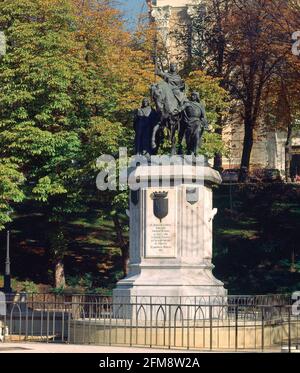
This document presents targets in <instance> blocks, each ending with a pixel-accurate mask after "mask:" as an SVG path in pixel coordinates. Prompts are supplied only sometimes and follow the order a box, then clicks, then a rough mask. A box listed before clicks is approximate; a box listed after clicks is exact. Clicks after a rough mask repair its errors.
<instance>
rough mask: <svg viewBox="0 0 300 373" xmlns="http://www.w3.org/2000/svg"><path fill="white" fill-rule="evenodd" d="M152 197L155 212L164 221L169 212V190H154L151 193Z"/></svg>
mask: <svg viewBox="0 0 300 373" xmlns="http://www.w3.org/2000/svg"><path fill="white" fill-rule="evenodd" d="M151 199H152V200H153V214H154V216H155V217H157V218H158V219H159V220H160V222H162V220H163V219H164V218H165V217H166V216H168V213H169V199H168V192H154V193H152V194H151Z"/></svg>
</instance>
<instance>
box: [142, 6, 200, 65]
mask: <svg viewBox="0 0 300 373" xmlns="http://www.w3.org/2000/svg"><path fill="white" fill-rule="evenodd" d="M146 1H147V4H148V8H149V13H150V16H151V18H152V20H153V21H154V22H155V23H156V25H157V29H158V32H159V33H160V35H161V37H162V40H163V43H164V45H165V47H166V49H167V52H168V57H169V59H170V60H175V61H177V62H179V63H180V62H181V61H183V60H184V59H186V57H187V56H188V55H189V54H190V53H191V43H192V35H189V34H191V29H192V22H193V18H194V16H195V15H196V12H197V9H198V7H199V5H200V4H201V0H146ZM186 36H188V37H186Z"/></svg>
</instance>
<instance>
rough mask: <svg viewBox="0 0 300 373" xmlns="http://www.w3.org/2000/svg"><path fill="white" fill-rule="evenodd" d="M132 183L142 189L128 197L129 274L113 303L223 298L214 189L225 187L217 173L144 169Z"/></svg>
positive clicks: (132, 177) (198, 169)
mask: <svg viewBox="0 0 300 373" xmlns="http://www.w3.org/2000/svg"><path fill="white" fill-rule="evenodd" d="M183 178H184V180H183ZM133 180H139V181H140V183H141V184H142V187H141V189H140V190H138V191H131V197H130V273H129V275H128V277H127V278H125V279H123V280H121V281H119V282H118V284H117V287H116V289H115V290H114V292H113V297H114V303H115V304H116V303H117V304H120V305H121V304H127V305H129V303H131V302H133V303H147V304H150V303H151V304H162V303H171V304H182V299H183V298H184V299H185V301H184V303H185V302H186V300H187V299H189V301H188V303H189V304H195V300H196V299H198V301H199V299H200V298H201V299H205V298H206V300H205V301H207V299H208V297H211V298H215V297H217V298H221V297H225V296H226V295H227V291H226V290H225V289H224V284H223V283H222V282H220V281H218V280H217V279H216V278H215V277H214V276H213V274H212V270H213V268H214V266H213V264H212V246H213V245H212V242H213V241H212V236H213V235H212V231H213V219H214V216H215V215H216V212H217V210H216V209H214V208H213V202H212V199H213V198H212V197H213V195H212V187H213V185H216V184H220V183H221V177H220V175H219V173H218V172H216V171H215V170H213V169H212V168H210V167H196V166H192V165H191V166H188V165H187V166H173V167H172V166H141V167H138V168H136V169H135V170H132V171H131V173H130V177H129V183H132V182H133ZM168 180H170V183H168ZM182 297H183V298H182ZM196 301H197V300H196ZM179 302H180V303H179Z"/></svg>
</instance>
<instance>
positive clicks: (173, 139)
mask: <svg viewBox="0 0 300 373" xmlns="http://www.w3.org/2000/svg"><path fill="white" fill-rule="evenodd" d="M177 128H178V122H176V121H174V122H173V121H172V122H171V128H170V130H171V144H172V151H171V154H172V155H176V153H177V149H176V132H177Z"/></svg>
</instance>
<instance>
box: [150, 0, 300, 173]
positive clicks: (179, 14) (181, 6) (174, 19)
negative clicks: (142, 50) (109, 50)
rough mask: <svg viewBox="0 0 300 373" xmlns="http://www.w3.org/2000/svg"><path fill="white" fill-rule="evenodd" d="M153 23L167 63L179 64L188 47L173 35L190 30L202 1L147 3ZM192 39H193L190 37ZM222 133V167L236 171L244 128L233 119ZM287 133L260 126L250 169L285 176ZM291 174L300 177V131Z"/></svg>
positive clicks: (153, 0) (240, 122) (295, 137)
mask: <svg viewBox="0 0 300 373" xmlns="http://www.w3.org/2000/svg"><path fill="white" fill-rule="evenodd" d="M147 4H148V7H149V12H150V14H151V18H152V20H153V21H154V22H155V23H156V25H157V29H158V31H159V33H160V35H161V38H162V40H163V42H164V44H165V46H166V50H167V51H168V54H169V60H173V61H174V60H175V61H177V62H178V63H179V64H180V62H181V59H182V57H183V56H186V55H188V53H189V48H190V45H189V43H188V42H187V41H186V45H179V44H178V38H175V37H173V36H172V35H174V33H175V34H176V32H180V30H182V29H188V28H190V27H191V25H192V22H193V17H194V15H195V14H196V12H198V11H199V4H200V5H201V0H147ZM191 40H192V37H191ZM233 122H234V123H229V124H228V125H226V126H225V128H224V131H223V140H224V142H225V143H226V144H227V145H228V148H229V149H230V151H229V156H228V158H223V167H224V168H239V167H240V162H241V156H242V150H243V141H244V129H243V123H242V119H241V118H240V119H235V120H234V121H233ZM286 141H287V133H286V132H284V131H273V132H270V131H267V130H266V129H265V128H264V125H263V123H261V125H260V126H259V128H258V129H257V130H256V132H255V134H254V145H253V150H252V155H251V168H252V169H261V168H270V169H278V170H280V172H281V174H282V176H285V168H286V159H285V158H286V152H285V146H286ZM291 168H292V173H294V174H295V173H296V174H298V175H299V176H300V132H299V133H295V134H294V135H293V141H292V160H291Z"/></svg>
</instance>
